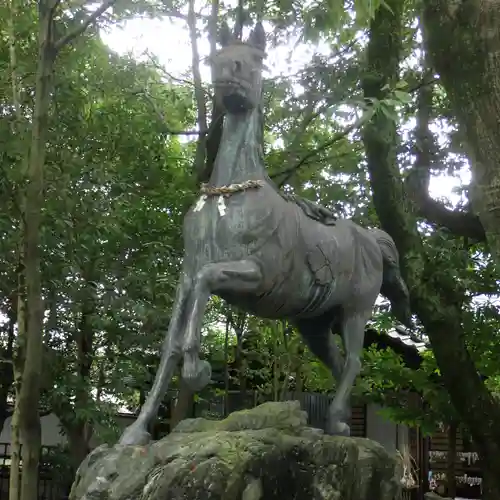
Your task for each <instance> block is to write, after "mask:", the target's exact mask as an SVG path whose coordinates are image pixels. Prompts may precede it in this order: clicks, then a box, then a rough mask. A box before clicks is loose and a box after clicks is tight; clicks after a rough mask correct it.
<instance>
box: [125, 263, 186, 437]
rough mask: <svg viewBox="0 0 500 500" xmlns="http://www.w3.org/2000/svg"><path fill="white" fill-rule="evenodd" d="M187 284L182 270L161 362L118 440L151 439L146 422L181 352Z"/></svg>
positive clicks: (156, 411)
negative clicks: (133, 415) (136, 412)
mask: <svg viewBox="0 0 500 500" xmlns="http://www.w3.org/2000/svg"><path fill="white" fill-rule="evenodd" d="M190 287H191V280H190V278H189V277H188V276H187V275H186V274H185V273H182V274H181V278H180V281H179V284H178V286H177V292H176V297H175V301H174V306H173V308H172V316H171V318H170V325H169V328H168V332H167V335H166V336H165V340H164V341H163V347H162V353H161V359H160V365H159V366H158V370H157V371H156V376H155V381H154V383H153V387H152V388H151V390H150V391H149V393H148V396H147V398H146V401H145V402H144V404H143V405H142V408H141V412H140V413H139V416H138V417H137V419H136V420H135V422H134V423H132V424H131V425H129V426H128V427H127V428H126V429H125V430H124V432H123V434H122V435H121V437H120V440H119V444H123V445H144V444H147V443H148V442H149V441H150V439H151V436H150V435H149V433H148V431H147V429H148V425H149V423H150V422H151V421H152V420H153V419H154V418H155V417H156V415H157V413H158V409H159V407H160V404H161V402H162V400H163V398H164V397H165V393H166V392H167V389H168V384H169V383H170V381H171V380H172V376H173V374H174V371H175V369H176V368H177V365H178V364H179V361H180V359H181V356H182V334H183V332H184V330H183V328H182V327H183V323H184V322H185V320H186V312H187V307H186V306H187V303H188V300H187V299H188V297H189V290H190Z"/></svg>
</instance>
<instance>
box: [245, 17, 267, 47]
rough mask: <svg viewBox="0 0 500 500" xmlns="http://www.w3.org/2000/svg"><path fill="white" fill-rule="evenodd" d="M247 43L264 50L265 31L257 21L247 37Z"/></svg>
mask: <svg viewBox="0 0 500 500" xmlns="http://www.w3.org/2000/svg"><path fill="white" fill-rule="evenodd" d="M248 43H249V44H250V45H253V46H254V47H257V48H258V49H261V50H264V51H265V50H266V32H265V31H264V27H263V26H262V23H261V22H260V21H259V22H258V23H257V24H256V25H255V28H254V29H253V30H252V32H251V33H250V36H249V37H248Z"/></svg>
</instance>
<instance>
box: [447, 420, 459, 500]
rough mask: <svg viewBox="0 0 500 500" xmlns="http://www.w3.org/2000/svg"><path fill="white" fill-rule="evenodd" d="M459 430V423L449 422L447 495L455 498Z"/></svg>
mask: <svg viewBox="0 0 500 500" xmlns="http://www.w3.org/2000/svg"><path fill="white" fill-rule="evenodd" d="M457 431H458V423H457V422H456V421H451V422H449V423H448V454H447V456H446V496H449V497H450V498H455V497H456V496H457V477H456V476H457V473H456V463H457Z"/></svg>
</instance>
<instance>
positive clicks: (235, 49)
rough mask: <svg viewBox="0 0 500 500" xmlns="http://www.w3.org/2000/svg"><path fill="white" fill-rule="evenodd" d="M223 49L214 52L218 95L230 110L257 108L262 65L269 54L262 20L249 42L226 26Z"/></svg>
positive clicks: (233, 112) (224, 106) (238, 110)
mask: <svg viewBox="0 0 500 500" xmlns="http://www.w3.org/2000/svg"><path fill="white" fill-rule="evenodd" d="M220 43H221V45H222V49H221V50H220V51H219V52H217V54H215V56H214V58H213V60H212V65H213V69H214V84H215V96H216V99H217V101H218V102H219V103H220V104H221V105H222V106H223V108H224V109H225V110H226V111H227V112H228V113H231V114H237V113H242V112H245V111H250V110H252V109H255V108H256V107H257V106H258V105H259V103H260V100H261V95H262V69H263V67H264V58H265V57H266V53H265V48H266V34H265V32H264V28H263V27H262V24H261V23H260V22H259V23H257V25H256V26H255V28H254V29H253V30H252V32H251V33H250V35H249V37H248V39H247V41H246V42H242V41H239V40H236V39H235V38H234V37H232V36H231V34H230V33H229V30H228V28H227V26H223V29H222V30H221V35H220Z"/></svg>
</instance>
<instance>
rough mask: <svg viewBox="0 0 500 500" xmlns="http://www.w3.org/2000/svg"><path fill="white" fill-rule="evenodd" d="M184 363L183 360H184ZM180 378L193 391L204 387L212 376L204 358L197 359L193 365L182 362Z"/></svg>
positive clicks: (208, 364) (210, 368)
mask: <svg viewBox="0 0 500 500" xmlns="http://www.w3.org/2000/svg"><path fill="white" fill-rule="evenodd" d="M184 363H185V362H184ZM182 378H183V379H184V381H185V382H186V384H187V385H188V387H189V388H190V389H191V390H192V391H193V392H199V391H201V390H202V389H204V388H205V387H206V386H207V385H208V384H209V383H210V380H211V378H212V367H211V366H210V363H209V362H208V361H205V360H198V363H196V365H195V366H190V365H187V364H186V363H185V364H184V369H183V371H182Z"/></svg>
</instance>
